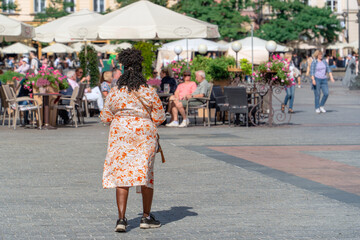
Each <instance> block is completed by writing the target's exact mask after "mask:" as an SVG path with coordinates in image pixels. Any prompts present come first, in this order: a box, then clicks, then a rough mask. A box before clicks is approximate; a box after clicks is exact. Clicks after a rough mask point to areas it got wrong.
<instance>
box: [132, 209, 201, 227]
mask: <svg viewBox="0 0 360 240" xmlns="http://www.w3.org/2000/svg"><path fill="white" fill-rule="evenodd" d="M190 209H192V207H186V206H179V207H171V209H169V210H161V211H155V212H151V213H152V214H154V216H155V218H156V219H158V220H159V221H160V222H161V225H163V226H164V225H166V224H168V223H171V222H176V221H179V220H181V219H183V218H185V217H193V216H197V215H198V214H197V213H196V212H192V211H190ZM140 215H142V214H140ZM140 220H141V217H137V218H133V219H131V220H129V221H128V224H129V228H128V231H130V230H131V229H133V228H138V227H139V225H140Z"/></svg>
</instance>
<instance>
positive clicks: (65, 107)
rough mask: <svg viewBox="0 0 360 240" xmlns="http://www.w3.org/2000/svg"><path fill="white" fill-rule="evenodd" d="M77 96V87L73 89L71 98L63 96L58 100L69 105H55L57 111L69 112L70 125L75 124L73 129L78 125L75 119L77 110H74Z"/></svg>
mask: <svg viewBox="0 0 360 240" xmlns="http://www.w3.org/2000/svg"><path fill="white" fill-rule="evenodd" d="M78 94H79V87H75V88H74V90H73V92H72V94H71V96H63V97H61V98H60V100H64V101H66V102H69V104H65V105H55V106H54V107H56V108H57V109H58V110H66V111H68V112H70V114H71V119H72V124H74V123H75V127H76V128H77V127H78V125H77V123H78V117H77V110H76V102H77V96H78Z"/></svg>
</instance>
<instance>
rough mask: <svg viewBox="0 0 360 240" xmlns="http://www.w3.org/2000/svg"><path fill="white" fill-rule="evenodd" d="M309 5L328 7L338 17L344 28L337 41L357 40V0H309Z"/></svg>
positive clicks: (350, 41)
mask: <svg viewBox="0 0 360 240" xmlns="http://www.w3.org/2000/svg"><path fill="white" fill-rule="evenodd" d="M308 3H309V5H310V6H314V7H325V6H326V7H328V8H330V9H331V10H332V11H333V12H334V13H335V14H336V15H337V16H338V18H339V19H340V21H341V25H342V27H343V28H344V31H343V33H342V34H341V35H340V36H339V42H344V43H346V42H347V40H348V41H349V43H352V42H355V41H358V40H359V23H358V22H357V15H356V14H357V13H358V11H359V5H358V1H357V0H309V2H308Z"/></svg>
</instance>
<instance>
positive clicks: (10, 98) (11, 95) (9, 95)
mask: <svg viewBox="0 0 360 240" xmlns="http://www.w3.org/2000/svg"><path fill="white" fill-rule="evenodd" d="M2 87H3V90H4V93H5V97H6V101H7V102H8V104H9V108H10V109H11V110H13V111H14V114H13V125H14V129H16V121H17V119H18V118H20V115H21V113H23V112H25V111H29V112H34V113H35V114H36V115H37V117H38V119H39V128H40V129H41V125H42V121H41V114H40V108H41V106H40V104H39V102H38V101H37V100H36V99H33V98H30V97H16V94H15V92H14V90H13V89H12V88H10V86H9V85H2ZM23 101H26V102H27V104H26V105H19V102H23ZM10 115H11V114H10ZM10 115H9V127H10ZM20 121H21V119H20ZM33 123H34V119H33Z"/></svg>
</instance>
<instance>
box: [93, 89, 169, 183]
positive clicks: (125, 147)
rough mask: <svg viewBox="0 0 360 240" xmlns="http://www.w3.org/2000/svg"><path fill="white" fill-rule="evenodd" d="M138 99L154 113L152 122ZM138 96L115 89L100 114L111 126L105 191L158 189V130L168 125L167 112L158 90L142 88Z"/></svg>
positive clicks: (105, 165)
mask: <svg viewBox="0 0 360 240" xmlns="http://www.w3.org/2000/svg"><path fill="white" fill-rule="evenodd" d="M136 95H137V96H138V97H140V98H141V100H142V101H143V102H144V104H146V105H147V108H148V109H151V117H152V120H151V119H150V116H149V114H148V112H147V110H146V109H145V108H144V106H143V105H142V103H141V102H140V100H139V99H138V98H137V96H136ZM136 95H135V94H134V93H132V92H130V93H129V91H128V89H127V88H125V87H123V88H121V89H118V88H117V87H114V88H112V89H111V90H110V92H109V94H108V96H107V98H106V100H105V106H104V109H103V110H102V112H101V114H100V118H101V120H102V121H103V122H105V123H111V124H110V132H109V141H108V149H107V154H106V159H105V163H104V172H103V180H102V183H103V187H104V188H115V187H131V186H142V185H145V186H147V187H150V188H153V187H154V170H153V168H154V160H155V149H156V144H157V141H156V137H157V126H159V125H160V124H161V123H162V122H163V121H165V112H164V109H163V106H162V103H161V101H160V99H159V97H158V95H157V93H156V90H155V89H154V88H149V87H144V86H141V87H140V89H139V90H138V91H137V93H136Z"/></svg>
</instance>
